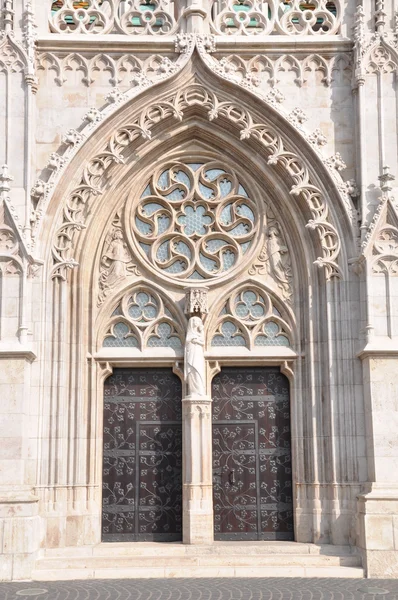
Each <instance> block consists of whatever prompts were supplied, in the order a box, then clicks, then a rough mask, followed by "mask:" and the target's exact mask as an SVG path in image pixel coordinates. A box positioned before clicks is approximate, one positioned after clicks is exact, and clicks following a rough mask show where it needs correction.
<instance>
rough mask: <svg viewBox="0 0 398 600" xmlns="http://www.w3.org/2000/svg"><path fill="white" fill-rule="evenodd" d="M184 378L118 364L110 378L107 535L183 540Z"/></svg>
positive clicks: (106, 417)
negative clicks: (182, 418) (118, 366)
mask: <svg viewBox="0 0 398 600" xmlns="http://www.w3.org/2000/svg"><path fill="white" fill-rule="evenodd" d="M181 396H182V390H181V382H180V380H179V378H178V377H177V376H176V375H174V374H173V372H172V371H171V370H170V369H165V368H162V369H151V368H148V369H147V368H145V369H144V368H140V369H115V370H114V373H113V375H112V376H111V377H109V378H108V379H107V380H106V382H105V397H104V449H103V491H102V540H103V541H104V542H119V541H147V540H154V541H177V540H181V539H182V446H181V438H182V433H181V429H182V427H181Z"/></svg>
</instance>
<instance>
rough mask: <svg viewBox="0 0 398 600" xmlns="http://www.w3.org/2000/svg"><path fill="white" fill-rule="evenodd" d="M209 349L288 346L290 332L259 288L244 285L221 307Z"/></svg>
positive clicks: (269, 299)
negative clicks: (219, 347) (218, 347)
mask: <svg viewBox="0 0 398 600" xmlns="http://www.w3.org/2000/svg"><path fill="white" fill-rule="evenodd" d="M211 346H212V347H217V346H221V347H226V346H240V347H245V348H248V349H249V350H252V349H253V348H254V347H256V346H284V347H290V346H291V329H290V327H289V325H288V324H287V322H286V321H285V320H284V319H283V318H282V315H281V313H280V312H279V310H278V309H277V308H276V307H275V306H274V304H273V302H272V300H271V297H270V296H269V295H268V294H267V293H266V292H265V291H264V290H262V289H260V288H257V287H254V286H245V287H242V288H240V290H238V291H236V292H234V293H233V294H232V295H231V297H230V298H229V299H228V300H227V302H226V303H225V305H224V306H223V308H222V310H221V312H220V314H219V316H218V321H217V323H216V326H215V327H214V330H212V332H211Z"/></svg>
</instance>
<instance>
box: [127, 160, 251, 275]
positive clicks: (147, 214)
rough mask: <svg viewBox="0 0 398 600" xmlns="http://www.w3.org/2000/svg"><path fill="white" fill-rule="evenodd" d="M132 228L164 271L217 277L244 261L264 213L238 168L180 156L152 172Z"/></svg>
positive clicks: (153, 262)
mask: <svg viewBox="0 0 398 600" xmlns="http://www.w3.org/2000/svg"><path fill="white" fill-rule="evenodd" d="M132 229H133V232H134V235H135V238H136V239H137V241H138V245H139V247H140V248H141V251H142V252H143V254H144V256H145V258H147V259H149V261H150V263H151V264H152V265H153V266H154V267H156V268H157V269H158V270H160V271H161V272H162V273H163V274H168V275H169V276H171V277H173V278H174V277H175V278H178V279H196V280H200V279H212V278H214V277H217V276H220V275H223V274H224V273H226V272H227V271H229V270H230V269H232V268H233V267H235V266H237V265H238V264H239V263H240V261H241V259H242V257H243V256H244V254H245V253H246V252H247V250H248V249H249V247H250V246H251V245H252V242H253V239H254V237H255V234H256V232H257V229H258V214H257V208H256V206H255V204H254V202H253V201H252V200H250V199H249V197H248V194H247V192H246V190H245V188H244V187H243V186H242V185H241V184H240V182H239V180H238V177H237V175H236V174H235V173H234V172H233V170H232V169H230V168H228V169H226V168H225V167H223V166H221V165H220V164H219V163H217V162H214V161H212V162H208V163H182V162H177V161H174V162H170V163H168V164H166V165H165V166H164V167H162V168H161V169H159V170H157V171H156V172H155V173H154V175H153V176H152V178H151V181H150V183H149V184H148V186H147V187H146V189H145V191H144V193H143V194H142V196H141V198H140V200H139V201H138V203H137V204H136V206H135V209H134V211H133V218H132Z"/></svg>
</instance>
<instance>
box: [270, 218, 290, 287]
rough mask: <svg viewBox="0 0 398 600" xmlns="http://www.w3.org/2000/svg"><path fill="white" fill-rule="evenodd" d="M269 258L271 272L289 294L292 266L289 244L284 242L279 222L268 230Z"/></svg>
mask: <svg viewBox="0 0 398 600" xmlns="http://www.w3.org/2000/svg"><path fill="white" fill-rule="evenodd" d="M268 260H269V267H270V273H271V275H273V276H274V277H275V278H276V279H277V281H278V282H279V284H280V286H281V287H282V289H283V290H284V292H285V294H287V295H289V292H290V290H289V288H290V279H291V266H290V257H289V251H288V248H287V246H285V244H284V243H283V240H282V236H281V233H280V231H279V228H278V226H277V224H275V225H272V226H271V227H270V228H269V230H268Z"/></svg>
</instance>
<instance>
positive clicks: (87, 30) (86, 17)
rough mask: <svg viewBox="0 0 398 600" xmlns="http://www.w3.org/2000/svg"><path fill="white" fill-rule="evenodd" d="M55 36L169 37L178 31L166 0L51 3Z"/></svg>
mask: <svg viewBox="0 0 398 600" xmlns="http://www.w3.org/2000/svg"><path fill="white" fill-rule="evenodd" d="M49 23H50V28H51V31H53V32H54V33H73V34H76V33H80V34H93V33H94V34H104V33H123V34H127V35H165V34H168V35H171V34H172V33H174V32H175V31H176V30H177V28H178V23H177V22H176V20H175V18H174V8H173V3H172V2H170V1H169V0H150V1H149V0H83V1H81V0H80V1H79V2H77V1H76V0H54V1H53V2H52V5H51V12H50V15H49Z"/></svg>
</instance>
